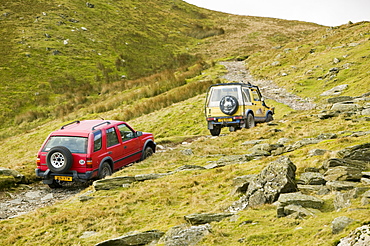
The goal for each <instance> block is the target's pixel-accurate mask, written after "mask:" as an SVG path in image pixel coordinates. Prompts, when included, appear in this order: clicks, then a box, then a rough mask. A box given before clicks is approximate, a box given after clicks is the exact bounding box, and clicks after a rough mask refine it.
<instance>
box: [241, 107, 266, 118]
mask: <svg viewBox="0 0 370 246" xmlns="http://www.w3.org/2000/svg"><path fill="white" fill-rule="evenodd" d="M248 114H252V115H253V117H254V112H253V110H252V109H248V110H247V111H245V117H247V115H248ZM266 115H267V114H266Z"/></svg>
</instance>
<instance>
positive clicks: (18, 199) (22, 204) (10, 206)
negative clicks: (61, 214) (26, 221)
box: [0, 184, 86, 220]
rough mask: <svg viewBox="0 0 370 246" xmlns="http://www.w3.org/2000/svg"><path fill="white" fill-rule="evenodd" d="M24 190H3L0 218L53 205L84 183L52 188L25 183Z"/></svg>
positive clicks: (12, 216) (76, 190)
mask: <svg viewBox="0 0 370 246" xmlns="http://www.w3.org/2000/svg"><path fill="white" fill-rule="evenodd" d="M23 187H24V191H22V192H17V193H13V192H2V194H1V196H2V197H3V198H2V199H0V220H1V219H11V218H14V217H17V216H20V215H22V214H26V213H28V212H31V211H35V210H36V209H37V208H41V207H45V206H50V205H53V204H54V203H56V202H58V201H62V200H65V199H67V198H70V197H72V196H74V195H76V194H78V193H80V192H81V191H82V190H83V189H85V188H86V186H84V185H73V186H69V187H64V188H59V189H50V188H49V187H48V186H47V185H37V184H36V185H35V184H33V185H24V186H23Z"/></svg>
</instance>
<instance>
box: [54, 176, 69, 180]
mask: <svg viewBox="0 0 370 246" xmlns="http://www.w3.org/2000/svg"><path fill="white" fill-rule="evenodd" d="M54 179H57V180H60V181H72V177H69V176H55V177H54Z"/></svg>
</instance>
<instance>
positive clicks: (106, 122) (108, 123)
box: [91, 121, 110, 131]
mask: <svg viewBox="0 0 370 246" xmlns="http://www.w3.org/2000/svg"><path fill="white" fill-rule="evenodd" d="M104 124H107V125H110V122H109V121H104V122H102V123H99V124H97V125H95V126H93V127H92V128H91V130H93V131H94V130H95V129H96V128H97V127H98V126H101V125H104Z"/></svg>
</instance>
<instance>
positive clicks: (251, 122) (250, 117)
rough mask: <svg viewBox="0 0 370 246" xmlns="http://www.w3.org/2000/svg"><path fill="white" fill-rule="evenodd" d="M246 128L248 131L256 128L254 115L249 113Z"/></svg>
mask: <svg viewBox="0 0 370 246" xmlns="http://www.w3.org/2000/svg"><path fill="white" fill-rule="evenodd" d="M245 126H246V128H248V129H249V128H252V127H255V126H256V122H255V121H254V116H253V114H251V113H248V115H247V122H246V124H245Z"/></svg>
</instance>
